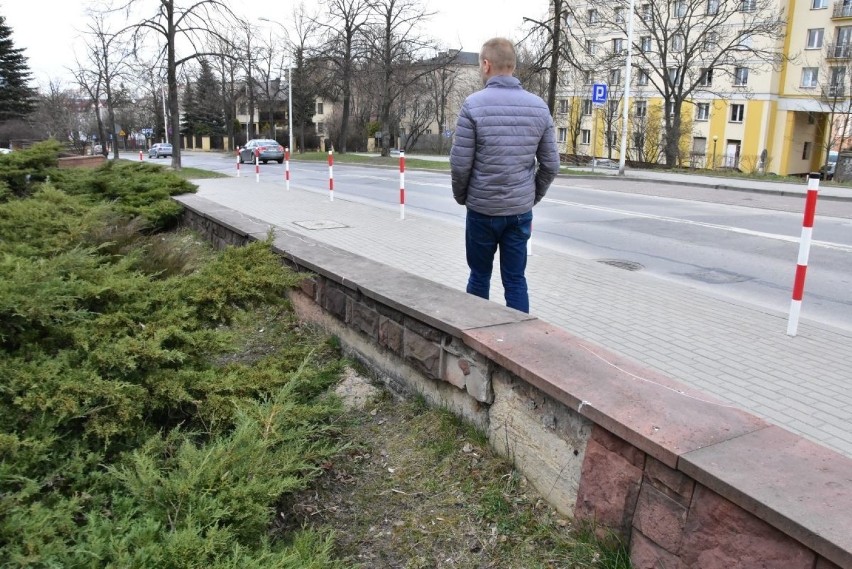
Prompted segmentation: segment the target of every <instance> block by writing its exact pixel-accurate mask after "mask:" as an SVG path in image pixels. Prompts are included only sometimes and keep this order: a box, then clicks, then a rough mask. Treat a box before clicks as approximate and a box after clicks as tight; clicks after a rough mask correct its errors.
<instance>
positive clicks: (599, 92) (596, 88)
mask: <svg viewBox="0 0 852 569" xmlns="http://www.w3.org/2000/svg"><path fill="white" fill-rule="evenodd" d="M606 95H607V88H606V83H595V84H594V85H592V103H594V104H596V105H603V104H604V103H606Z"/></svg>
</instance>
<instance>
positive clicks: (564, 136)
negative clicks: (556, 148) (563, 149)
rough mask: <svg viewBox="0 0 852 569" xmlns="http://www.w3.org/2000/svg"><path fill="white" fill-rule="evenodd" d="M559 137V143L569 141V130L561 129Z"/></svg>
mask: <svg viewBox="0 0 852 569" xmlns="http://www.w3.org/2000/svg"><path fill="white" fill-rule="evenodd" d="M557 136H558V137H559V138H558V140H559V142H561V143H564V142H565V141H566V140H568V129H567V128H560V129H559V131H558V135H557Z"/></svg>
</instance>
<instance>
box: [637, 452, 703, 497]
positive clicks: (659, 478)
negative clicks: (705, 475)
mask: <svg viewBox="0 0 852 569" xmlns="http://www.w3.org/2000/svg"><path fill="white" fill-rule="evenodd" d="M646 460H647V461H646V463H645V480H646V482H647V483H650V484H652V485H653V486H654V488H656V489H657V490H659V491H661V492H663V493H664V494H665V495H666V496H668V497H669V498H671V499H673V500H675V501H676V502H678V503H679V504H681V505H682V506H685V507H689V503H690V502H691V501H692V492H693V491H694V490H695V481H694V480H693V479H692V478H690V477H689V476H687V475H685V474H684V473H682V472H678V471H677V470H674V469H672V468H669V467H668V466H666V465H665V464H663V463H662V462H660V461H659V460H657V459H655V458H653V457H650V456H649V457H648V458H647V459H646Z"/></svg>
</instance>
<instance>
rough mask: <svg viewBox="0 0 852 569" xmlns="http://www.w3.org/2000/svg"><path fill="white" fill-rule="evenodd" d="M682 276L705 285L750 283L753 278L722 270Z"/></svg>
mask: <svg viewBox="0 0 852 569" xmlns="http://www.w3.org/2000/svg"><path fill="white" fill-rule="evenodd" d="M683 276H685V277H689V278H691V279H695V280H697V281H701V282H703V283H707V284H731V283H743V282H746V281H750V280H752V278H753V277H749V276H747V275H743V274H740V273H732V272H731V271H726V270H724V269H705V270H703V271H694V272H691V273H683Z"/></svg>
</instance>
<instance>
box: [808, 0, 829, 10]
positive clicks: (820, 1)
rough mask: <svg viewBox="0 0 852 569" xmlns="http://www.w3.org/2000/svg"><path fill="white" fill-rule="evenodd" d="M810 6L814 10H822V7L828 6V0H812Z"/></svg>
mask: <svg viewBox="0 0 852 569" xmlns="http://www.w3.org/2000/svg"><path fill="white" fill-rule="evenodd" d="M811 8H813V9H814V10H822V9H824V8H828V0H814V1H813V4H811Z"/></svg>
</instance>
